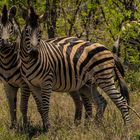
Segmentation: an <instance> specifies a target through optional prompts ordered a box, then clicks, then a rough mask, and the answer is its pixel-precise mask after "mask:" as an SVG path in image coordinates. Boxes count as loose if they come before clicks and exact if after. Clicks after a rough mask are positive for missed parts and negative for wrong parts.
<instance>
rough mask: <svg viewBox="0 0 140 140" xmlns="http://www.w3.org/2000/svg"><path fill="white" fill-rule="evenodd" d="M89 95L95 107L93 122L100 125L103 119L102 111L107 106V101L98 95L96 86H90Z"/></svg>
mask: <svg viewBox="0 0 140 140" xmlns="http://www.w3.org/2000/svg"><path fill="white" fill-rule="evenodd" d="M91 93H92V96H93V102H94V104H96V106H97V110H96V115H95V121H96V122H97V123H100V122H101V121H102V119H103V115H104V111H105V109H106V106H107V101H106V100H105V98H104V97H103V96H102V95H101V94H100V93H99V91H98V89H97V86H96V85H94V84H93V85H91Z"/></svg>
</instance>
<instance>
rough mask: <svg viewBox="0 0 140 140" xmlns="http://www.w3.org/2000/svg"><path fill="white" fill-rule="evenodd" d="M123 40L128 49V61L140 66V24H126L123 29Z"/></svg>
mask: <svg viewBox="0 0 140 140" xmlns="http://www.w3.org/2000/svg"><path fill="white" fill-rule="evenodd" d="M121 38H122V39H123V43H124V45H125V47H126V60H127V61H128V62H130V64H134V65H138V66H140V23H139V22H137V21H135V22H126V23H125V24H124V26H123V27H122V32H121Z"/></svg>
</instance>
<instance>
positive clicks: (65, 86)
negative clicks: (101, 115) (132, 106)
mask: <svg viewBox="0 0 140 140" xmlns="http://www.w3.org/2000/svg"><path fill="white" fill-rule="evenodd" d="M23 19H24V20H25V22H26V24H25V26H24V27H23V29H22V33H21V42H20V57H21V61H22V64H21V74H22V76H23V78H24V80H25V81H26V82H27V83H28V85H29V87H30V89H31V91H32V92H33V94H35V96H36V97H37V98H38V104H39V106H40V109H41V117H42V121H43V128H44V130H45V131H46V132H47V131H48V128H49V118H48V112H49V103H50V97H51V93H52V91H58V92H72V91H78V90H79V89H80V88H82V87H83V86H84V85H85V84H86V83H87V82H89V81H91V82H92V83H95V85H97V86H99V87H100V88H101V89H102V90H103V91H104V92H105V93H107V95H108V96H109V97H110V98H111V99H112V101H113V102H114V104H115V105H116V106H117V108H118V109H119V110H120V112H121V114H122V117H123V120H124V123H125V124H128V123H129V121H130V116H129V109H128V106H127V103H128V102H129V96H126V97H127V98H125V97H123V96H122V95H123V94H125V95H128V93H127V92H128V91H127V86H126V83H125V81H124V79H123V77H122V76H121V74H120V72H119V70H118V68H117V65H116V63H115V60H114V57H113V54H112V53H111V51H109V50H108V49H107V48H106V47H105V46H104V45H102V44H99V43H94V44H92V43H90V42H86V41H83V43H72V44H71V43H70V42H68V43H65V42H63V40H62V42H61V44H60V45H59V46H57V47H56V45H55V44H53V43H49V42H47V41H45V40H43V39H41V29H40V27H39V18H38V15H37V14H36V13H35V11H34V9H33V7H30V9H29V11H28V12H26V13H24V14H23ZM72 40H75V38H72ZM77 40H78V39H77ZM77 42H78V41H77ZM113 72H115V75H116V76H117V77H118V79H119V83H120V89H121V93H122V94H121V93H120V92H119V91H118V90H117V89H116V86H115V84H114V73H113ZM123 92H125V93H123Z"/></svg>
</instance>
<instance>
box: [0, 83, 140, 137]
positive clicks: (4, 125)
mask: <svg viewBox="0 0 140 140" xmlns="http://www.w3.org/2000/svg"><path fill="white" fill-rule="evenodd" d="M0 93H1V94H0V107H1V109H0V140H21V139H22V140H27V139H29V134H28V133H21V132H16V131H14V130H9V128H8V126H9V120H10V117H9V112H8V104H7V101H6V98H5V93H4V90H3V86H2V85H0ZM19 95H20V93H19ZM19 97H20V96H19ZM107 100H108V98H107ZM108 102H109V103H108V107H107V110H106V111H105V118H104V122H103V125H102V126H100V127H97V126H96V125H95V124H94V122H91V123H90V125H89V126H84V119H83V120H82V123H81V125H80V126H78V127H75V125H74V124H73V118H74V105H73V102H72V99H71V98H70V97H69V95H67V94H66V93H64V94H60V93H56V94H52V98H51V106H50V109H51V110H50V114H49V116H50V123H51V128H50V131H49V133H48V134H43V133H40V131H39V130H41V128H42V123H41V118H40V115H39V113H38V112H37V109H36V106H35V103H34V100H33V98H32V97H31V98H30V102H29V113H28V115H29V118H30V121H31V125H32V130H31V131H32V132H36V134H35V135H34V136H33V137H32V139H33V140H35V139H36V140H96V139H97V140H112V139H113V140H139V139H140V120H139V118H138V117H137V116H136V115H135V114H134V113H133V112H130V114H131V117H132V123H131V125H130V126H129V127H127V128H125V127H124V126H123V123H122V118H121V115H120V112H119V111H118V110H117V109H116V107H115V106H114V104H112V102H111V101H110V100H108ZM131 106H132V107H133V108H134V109H135V110H136V111H137V112H138V113H139V114H140V109H139V108H140V93H133V94H131ZM93 111H94V112H95V109H94V110H93ZM83 115H84V114H83ZM20 116H21V114H20V112H19V100H18V121H19V122H20ZM33 128H34V129H33ZM37 130H38V131H37ZM37 132H38V133H37Z"/></svg>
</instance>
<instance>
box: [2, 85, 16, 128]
mask: <svg viewBox="0 0 140 140" xmlns="http://www.w3.org/2000/svg"><path fill="white" fill-rule="evenodd" d="M4 87H5V92H6V96H7V100H8V104H9V109H10V116H11V125H10V129H13V128H16V123H17V117H16V102H17V90H18V88H16V87H13V86H11V85H9V84H6V83H5V84H4Z"/></svg>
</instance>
